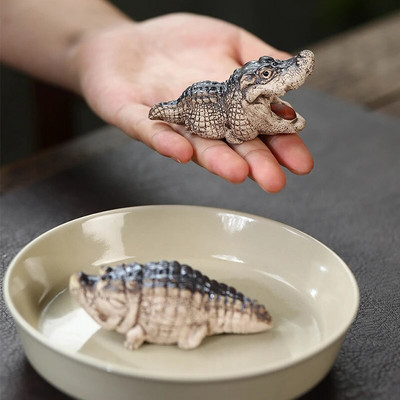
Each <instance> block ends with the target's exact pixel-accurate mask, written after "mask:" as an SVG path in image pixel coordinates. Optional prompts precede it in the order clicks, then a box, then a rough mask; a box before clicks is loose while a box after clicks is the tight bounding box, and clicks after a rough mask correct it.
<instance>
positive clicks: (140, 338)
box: [124, 325, 146, 350]
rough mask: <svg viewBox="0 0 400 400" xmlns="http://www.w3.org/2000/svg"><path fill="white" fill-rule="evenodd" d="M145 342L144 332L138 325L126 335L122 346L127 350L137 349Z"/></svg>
mask: <svg viewBox="0 0 400 400" xmlns="http://www.w3.org/2000/svg"><path fill="white" fill-rule="evenodd" d="M145 340H146V332H145V331H144V329H143V328H142V327H141V326H140V325H135V326H134V327H133V328H132V329H130V330H129V331H128V332H127V333H126V339H125V343H124V346H125V347H126V348H128V349H129V350H136V349H138V348H139V347H140V346H141V345H142V344H143V342H144V341H145Z"/></svg>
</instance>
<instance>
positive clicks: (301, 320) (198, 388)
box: [4, 206, 359, 400]
mask: <svg viewBox="0 0 400 400" xmlns="http://www.w3.org/2000/svg"><path fill="white" fill-rule="evenodd" d="M160 259H166V260H178V261H180V262H184V263H187V264H189V265H191V266H192V267H194V268H196V269H199V270H201V271H202V272H203V273H205V274H207V275H208V276H209V277H210V278H213V279H216V280H218V281H220V282H224V283H227V284H229V285H232V286H234V287H236V288H237V289H238V290H240V291H242V292H243V293H245V294H246V295H248V296H251V297H253V298H256V299H258V300H259V301H260V302H261V303H263V304H265V305H266V307H267V309H268V310H269V311H270V313H271V315H272V317H273V319H274V327H273V328H272V330H270V331H268V332H264V333H259V334H252V335H219V336H213V337H208V338H206V339H205V340H204V341H203V343H202V345H201V346H200V347H199V348H197V349H195V350H181V349H179V348H178V347H177V346H174V345H172V346H161V345H154V344H145V345H143V346H142V347H141V348H140V349H138V350H136V351H129V350H127V349H125V348H124V347H123V345H122V343H123V340H124V338H123V336H122V335H120V334H118V333H115V332H108V331H105V330H103V329H100V328H99V326H98V325H97V324H96V323H95V322H93V321H92V320H91V319H90V317H89V316H88V315H87V314H86V313H85V312H84V311H83V310H82V309H81V308H80V307H79V306H78V305H77V304H76V303H75V302H74V301H73V300H72V298H71V297H70V295H69V293H68V291H67V290H66V288H67V285H68V279H69V276H70V275H71V274H72V273H73V272H75V271H78V270H83V271H85V272H89V273H97V271H98V268H99V267H100V266H101V265H104V264H107V265H116V264H118V263H120V262H122V261H123V262H129V261H133V260H135V261H138V262H147V261H156V260H160ZM4 287H5V291H4V292H5V300H6V303H7V305H8V307H9V309H10V311H11V313H12V315H13V317H14V318H15V321H16V324H17V327H18V330H19V333H20V336H21V339H22V343H23V346H24V349H25V352H26V355H27V357H28V359H29V361H30V362H31V364H32V365H33V367H34V368H35V369H36V370H37V371H38V372H39V373H40V374H41V375H42V376H43V377H44V378H45V379H46V380H48V381H49V382H50V383H51V384H53V385H54V386H56V387H58V388H59V389H61V390H62V391H64V392H65V393H68V394H69V395H71V396H73V397H76V398H79V399H96V400H101V399H118V400H124V399H131V400H149V399H151V400H153V399H154V400H157V399H171V400H172V399H173V400H180V399H185V400H187V399H202V400H203V399H219V400H225V399H229V400H239V399H240V400H243V399H247V400H256V399H259V400H265V399H274V400H277V399H289V398H293V397H296V396H299V395H301V394H302V393H304V392H306V391H307V390H309V389H310V388H311V387H313V386H314V385H315V384H317V383H318V382H319V381H320V380H321V379H322V378H323V377H324V376H325V375H326V374H327V373H328V371H329V369H330V368H331V367H332V365H333V363H334V360H335V358H336V356H337V353H338V351H339V349H340V346H341V343H342V341H343V338H344V336H345V334H346V331H347V330H348V328H349V326H350V325H351V323H352V321H353V319H354V317H355V315H356V312H357V309H358V302H359V293H358V287H357V283H356V281H355V279H354V276H353V275H352V273H351V272H350V270H349V269H348V267H347V266H346V265H345V263H344V262H343V261H342V260H341V259H340V258H339V257H338V256H337V255H336V254H334V253H333V252H332V251H331V250H329V249H328V248H327V247H326V246H324V245H323V244H321V243H320V242H318V241H316V240H315V239H313V238H311V237H310V236H308V235H306V234H304V233H302V232H300V231H298V230H296V229H293V228H291V227H289V226H287V225H283V224H281V223H278V222H275V221H271V220H268V219H266V218H262V217H257V216H253V215H249V214H243V213H238V212H233V211H228V210H220V209H214V208H204V207H192V206H147V207H133V208H127V209H121V210H115V211H109V212H104V213H100V214H95V215H90V216H87V217H83V218H80V219H77V220H74V221H71V222H69V223H67V224H64V225H61V226H59V227H57V228H55V229H53V230H51V231H49V232H47V233H45V234H43V235H41V236H40V237H38V238H37V239H36V240H34V241H33V242H31V243H30V244H28V245H27V246H26V247H25V248H24V249H23V250H22V251H21V252H20V253H19V254H18V255H17V256H16V257H15V259H14V260H13V262H12V263H11V265H10V267H9V269H8V271H7V274H6V278H5V281H4Z"/></svg>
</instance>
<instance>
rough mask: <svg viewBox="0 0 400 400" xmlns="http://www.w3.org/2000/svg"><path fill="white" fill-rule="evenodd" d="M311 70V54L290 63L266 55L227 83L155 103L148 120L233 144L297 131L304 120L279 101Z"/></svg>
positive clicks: (203, 85)
mask: <svg viewBox="0 0 400 400" xmlns="http://www.w3.org/2000/svg"><path fill="white" fill-rule="evenodd" d="M313 69H314V54H313V52H312V51H310V50H303V51H301V52H300V53H299V54H298V55H297V56H295V57H292V58H290V59H288V60H277V59H274V58H272V57H268V56H264V57H261V58H260V59H259V60H258V61H249V62H248V63H246V64H245V65H243V67H241V68H238V69H236V70H235V71H234V72H233V74H232V75H231V76H230V77H229V79H228V80H227V81H225V82H212V81H202V82H197V83H194V84H193V85H192V86H189V87H188V88H187V89H186V90H185V91H184V92H183V93H182V95H181V96H180V97H179V98H178V99H177V100H172V101H168V102H163V103H158V104H155V105H154V106H153V107H152V108H151V109H150V112H149V118H150V119H152V120H162V121H165V122H169V123H175V124H181V125H185V126H186V129H187V130H188V131H189V132H190V133H194V134H196V135H199V136H201V137H204V138H209V139H224V138H225V139H226V141H227V142H228V143H232V144H240V143H243V142H244V141H248V140H252V139H254V138H255V137H257V136H258V135H260V134H262V135H276V134H281V133H297V132H299V131H301V130H302V129H303V128H304V126H305V120H304V118H303V117H302V116H301V115H300V114H298V113H297V112H296V111H295V110H294V109H293V108H292V107H291V105H290V104H289V103H287V102H285V101H283V100H281V99H280V97H281V96H283V95H284V94H285V93H286V92H287V91H288V90H292V89H297V88H298V87H300V86H301V85H302V84H303V83H304V81H305V79H306V78H307V76H308V75H310V74H311V72H312V71H313Z"/></svg>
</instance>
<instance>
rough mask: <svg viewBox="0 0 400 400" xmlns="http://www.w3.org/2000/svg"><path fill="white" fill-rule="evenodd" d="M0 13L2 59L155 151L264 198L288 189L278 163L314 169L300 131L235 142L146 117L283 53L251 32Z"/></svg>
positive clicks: (171, 22) (122, 18) (98, 12)
mask: <svg viewBox="0 0 400 400" xmlns="http://www.w3.org/2000/svg"><path fill="white" fill-rule="evenodd" d="M55 4H56V6H55ZM1 7H2V13H1V17H0V18H1V21H0V22H1V35H0V38H1V59H2V61H4V62H5V63H7V64H9V65H11V66H13V67H16V68H18V69H20V70H22V71H25V72H27V73H29V74H31V75H33V76H36V77H38V78H40V79H43V80H46V81H48V82H50V83H53V84H56V85H59V86H62V87H64V88H66V89H69V90H72V91H74V92H76V93H78V94H80V95H82V96H83V97H84V98H85V100H86V101H87V103H88V104H89V106H90V107H91V108H92V109H93V110H94V111H95V112H96V113H97V114H98V115H99V116H100V117H101V118H102V119H103V120H105V121H106V122H107V123H110V124H112V125H115V126H117V127H118V128H120V129H122V130H123V131H124V132H125V133H127V134H128V135H129V136H131V137H132V138H134V139H136V140H140V141H142V142H143V143H145V144H146V145H147V146H149V147H150V148H152V149H154V150H155V151H157V152H158V153H160V154H161V155H164V156H167V157H170V158H172V159H174V160H176V161H178V162H180V163H187V162H189V161H190V160H193V161H194V162H196V163H197V164H199V165H200V166H202V167H204V168H206V169H207V170H208V171H210V172H212V173H214V174H216V175H219V176H221V177H222V178H224V179H226V180H227V181H229V182H232V183H241V182H243V181H244V180H245V179H246V177H247V176H249V177H250V178H251V179H253V180H254V181H256V182H257V183H258V184H259V186H260V187H261V188H262V189H263V190H265V191H267V192H278V191H280V190H281V189H282V188H283V187H284V186H285V181H286V177H285V173H284V171H283V167H285V168H287V169H288V170H289V171H291V172H293V173H295V174H299V175H301V174H307V173H309V172H310V171H311V169H312V167H313V159H312V156H311V154H310V153H309V151H308V149H307V148H306V146H305V144H304V143H303V141H302V140H301V138H300V137H299V136H298V135H297V134H292V135H277V136H273V137H265V136H264V137H261V138H260V137H258V138H256V139H254V140H252V141H249V142H245V143H242V144H239V145H232V144H227V143H226V142H224V141H221V140H212V139H205V138H201V137H198V136H196V135H192V134H189V133H187V132H185V130H184V128H182V127H181V126H178V125H173V126H171V125H169V124H166V123H163V122H160V121H151V120H150V119H149V118H148V112H149V109H150V107H151V106H152V105H154V104H155V103H158V102H160V101H167V100H171V99H174V98H177V97H179V95H180V93H182V91H183V90H184V89H185V88H186V87H188V86H189V85H191V84H192V83H193V82H197V81H201V80H216V81H224V80H226V79H227V78H228V77H229V75H230V74H231V73H232V72H233V70H234V69H235V68H237V67H239V66H241V65H243V64H244V63H245V62H247V61H249V60H253V59H258V58H259V57H260V56H262V55H269V56H272V57H274V58H280V59H285V58H288V57H290V55H289V54H287V53H285V52H282V51H279V50H277V49H275V48H273V47H271V46H269V45H268V44H266V43H264V42H263V41H261V40H260V39H259V38H257V37H255V36H254V35H252V34H250V33H249V32H247V31H245V30H243V29H241V28H239V27H237V26H235V25H232V24H230V23H227V22H224V21H221V20H217V19H214V18H210V17H205V16H199V15H193V14H183V13H182V14H168V15H165V16H161V17H157V18H152V19H149V20H146V21H144V22H135V21H133V20H131V19H130V18H129V17H127V16H126V15H124V14H123V13H121V12H120V11H119V10H118V9H116V8H115V7H114V6H112V5H111V4H109V3H107V2H104V1H101V0H84V1H83V0H58V1H57V2H54V1H53V0H3V1H2V3H1Z"/></svg>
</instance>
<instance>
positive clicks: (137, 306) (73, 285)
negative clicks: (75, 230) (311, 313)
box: [69, 261, 272, 350]
mask: <svg viewBox="0 0 400 400" xmlns="http://www.w3.org/2000/svg"><path fill="white" fill-rule="evenodd" d="M69 289H70V293H71V294H72V296H73V297H74V298H75V299H76V300H77V302H78V303H79V304H80V305H81V306H82V307H83V308H84V309H85V310H86V312H87V313H88V314H89V315H90V316H91V317H92V318H93V319H94V320H95V321H96V322H98V323H99V324H100V325H101V326H102V327H104V328H105V329H108V330H116V331H117V332H119V333H122V334H125V337H126V340H125V347H127V348H128V349H131V350H132V349H137V348H139V347H140V346H141V345H142V343H143V342H145V341H147V342H149V343H158V344H173V343H177V344H178V346H179V347H180V348H182V349H193V348H195V347H197V346H199V345H200V343H201V342H202V340H203V339H204V338H205V337H206V336H209V335H216V334H220V333H256V332H262V331H266V330H268V329H270V328H271V326H272V319H271V316H270V314H269V313H268V312H267V311H266V309H265V307H264V306H263V305H261V304H259V303H258V302H257V301H256V300H252V299H250V298H249V297H246V296H244V295H243V294H242V293H240V292H238V291H237V290H236V289H234V288H233V287H229V286H227V285H225V284H223V283H218V282H217V281H215V280H210V279H209V278H208V277H207V276H205V275H203V274H202V273H201V272H199V271H197V270H194V269H192V268H191V267H189V266H188V265H185V264H180V263H178V262H177V261H172V262H168V261H159V262H149V263H147V264H139V263H131V264H122V265H118V266H116V267H104V268H103V269H102V275H87V274H84V273H82V272H76V273H74V274H73V275H72V276H71V278H70V284H69Z"/></svg>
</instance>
